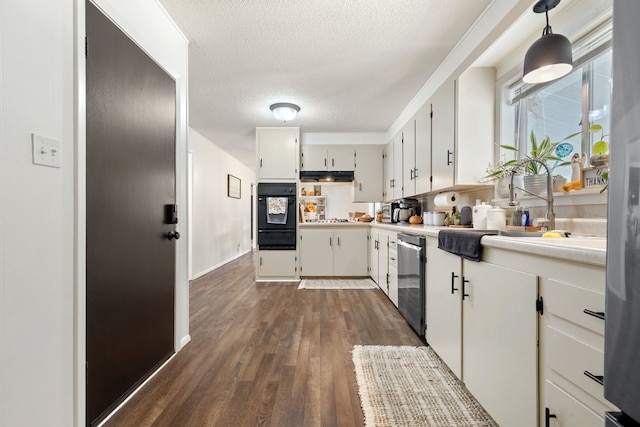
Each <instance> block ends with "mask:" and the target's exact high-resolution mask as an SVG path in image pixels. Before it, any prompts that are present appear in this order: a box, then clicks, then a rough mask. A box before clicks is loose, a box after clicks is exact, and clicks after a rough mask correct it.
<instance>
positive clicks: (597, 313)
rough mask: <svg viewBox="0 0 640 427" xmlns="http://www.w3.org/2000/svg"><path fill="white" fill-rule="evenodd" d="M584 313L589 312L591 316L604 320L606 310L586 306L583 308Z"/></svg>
mask: <svg viewBox="0 0 640 427" xmlns="http://www.w3.org/2000/svg"><path fill="white" fill-rule="evenodd" d="M582 312H583V313H584V314H588V315H589V316H593V317H597V318H598V319H602V320H604V312H603V311H593V310H589V309H588V308H585V309H584V310H582Z"/></svg>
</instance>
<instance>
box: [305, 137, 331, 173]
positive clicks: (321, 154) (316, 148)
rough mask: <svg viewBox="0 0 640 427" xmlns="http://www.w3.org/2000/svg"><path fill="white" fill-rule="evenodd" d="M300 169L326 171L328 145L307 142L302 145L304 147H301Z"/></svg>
mask: <svg viewBox="0 0 640 427" xmlns="http://www.w3.org/2000/svg"><path fill="white" fill-rule="evenodd" d="M300 170H302V171H326V170H327V146H326V145H307V144H304V145H302V147H300Z"/></svg>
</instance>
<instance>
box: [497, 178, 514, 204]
mask: <svg viewBox="0 0 640 427" xmlns="http://www.w3.org/2000/svg"><path fill="white" fill-rule="evenodd" d="M510 183H511V177H509V178H507V177H504V178H497V179H496V180H495V181H494V182H493V190H494V198H496V199H507V198H508V197H509V184H510Z"/></svg>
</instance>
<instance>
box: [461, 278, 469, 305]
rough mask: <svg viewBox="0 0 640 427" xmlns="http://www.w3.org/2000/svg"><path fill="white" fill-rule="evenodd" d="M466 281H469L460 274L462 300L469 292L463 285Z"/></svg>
mask: <svg viewBox="0 0 640 427" xmlns="http://www.w3.org/2000/svg"><path fill="white" fill-rule="evenodd" d="M467 283H469V281H468V280H467V279H465V278H464V276H462V301H464V297H468V296H469V294H468V293H467V291H466V290H465V289H466V287H465V285H466V284H467Z"/></svg>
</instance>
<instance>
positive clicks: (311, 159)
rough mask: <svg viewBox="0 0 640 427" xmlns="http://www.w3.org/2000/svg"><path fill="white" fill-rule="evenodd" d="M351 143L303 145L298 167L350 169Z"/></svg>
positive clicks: (304, 168)
mask: <svg viewBox="0 0 640 427" xmlns="http://www.w3.org/2000/svg"><path fill="white" fill-rule="evenodd" d="M353 164H354V146H353V145H306V144H305V145H303V146H302V148H301V156H300V169H301V170H303V171H327V170H328V171H352V170H353Z"/></svg>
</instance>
